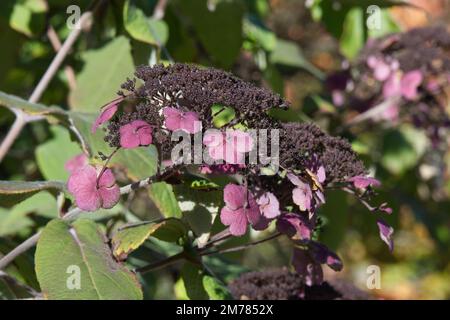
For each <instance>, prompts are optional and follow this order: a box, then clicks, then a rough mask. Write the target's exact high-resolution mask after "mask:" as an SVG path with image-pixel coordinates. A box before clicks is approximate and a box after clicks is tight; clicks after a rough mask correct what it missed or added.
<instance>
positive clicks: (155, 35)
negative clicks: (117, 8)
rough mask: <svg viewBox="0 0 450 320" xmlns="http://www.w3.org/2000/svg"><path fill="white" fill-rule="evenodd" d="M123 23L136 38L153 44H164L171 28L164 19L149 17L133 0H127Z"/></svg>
mask: <svg viewBox="0 0 450 320" xmlns="http://www.w3.org/2000/svg"><path fill="white" fill-rule="evenodd" d="M123 23H124V27H125V29H126V30H127V31H128V33H129V34H130V35H131V36H132V37H133V38H134V39H136V40H139V41H143V42H146V43H149V44H153V45H159V44H164V43H166V41H167V38H168V35H169V30H168V28H167V25H166V23H165V22H164V21H162V20H157V19H154V18H151V17H147V16H146V15H145V13H144V12H143V11H142V10H141V9H139V8H138V7H137V6H136V5H135V4H134V1H132V0H126V1H125V4H124V7H123Z"/></svg>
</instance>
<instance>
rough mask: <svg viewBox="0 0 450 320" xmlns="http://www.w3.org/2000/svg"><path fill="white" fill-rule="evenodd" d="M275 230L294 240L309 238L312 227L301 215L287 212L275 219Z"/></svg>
mask: <svg viewBox="0 0 450 320" xmlns="http://www.w3.org/2000/svg"><path fill="white" fill-rule="evenodd" d="M277 230H278V231H279V232H281V233H283V234H286V235H287V236H288V237H289V238H292V239H294V240H309V239H311V235H312V227H311V225H310V223H309V222H308V220H307V219H306V218H305V217H303V216H302V215H298V214H294V213H287V214H283V215H282V216H281V217H280V218H278V219H277Z"/></svg>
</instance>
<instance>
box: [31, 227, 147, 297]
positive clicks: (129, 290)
mask: <svg viewBox="0 0 450 320" xmlns="http://www.w3.org/2000/svg"><path fill="white" fill-rule="evenodd" d="M35 259H36V274H37V277H38V281H39V284H40V286H41V289H42V292H43V294H44V297H46V298H47V299H61V300H66V299H84V300H86V299H89V300H104V299H106V300H108V299H116V300H135V299H142V291H141V288H140V285H139V283H138V282H137V279H136V276H135V275H134V274H133V273H131V272H130V271H129V270H127V269H126V268H125V267H124V266H123V265H121V264H120V263H118V262H117V261H116V260H115V259H114V258H113V256H112V252H111V250H110V248H109V247H108V245H107V244H106V242H105V236H104V234H102V233H101V232H100V230H99V229H98V227H97V225H96V224H95V223H94V222H92V221H90V220H85V219H80V220H77V221H76V222H74V224H73V227H72V228H71V227H70V226H69V225H68V224H66V223H65V222H63V221H61V220H52V221H51V222H49V223H48V224H47V226H46V227H45V229H44V230H43V231H42V235H41V237H40V239H39V242H38V244H37V249H36V255H35Z"/></svg>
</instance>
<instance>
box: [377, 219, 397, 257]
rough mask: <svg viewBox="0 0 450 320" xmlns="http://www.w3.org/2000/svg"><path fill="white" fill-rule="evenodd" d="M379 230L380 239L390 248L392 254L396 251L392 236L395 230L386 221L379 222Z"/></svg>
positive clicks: (379, 220) (380, 220)
mask: <svg viewBox="0 0 450 320" xmlns="http://www.w3.org/2000/svg"><path fill="white" fill-rule="evenodd" d="M377 225H378V230H379V231H380V238H381V240H383V241H384V242H385V243H386V244H387V245H388V247H389V250H390V251H391V252H392V250H394V241H393V240H392V235H393V234H394V228H392V227H391V226H390V225H388V224H387V223H386V222H385V221H384V220H382V219H378V220H377Z"/></svg>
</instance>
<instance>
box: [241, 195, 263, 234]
mask: <svg viewBox="0 0 450 320" xmlns="http://www.w3.org/2000/svg"><path fill="white" fill-rule="evenodd" d="M243 210H244V212H245V214H246V216H247V220H248V222H250V224H252V225H253V226H257V225H258V224H259V222H260V220H261V218H262V216H261V212H260V211H259V207H258V205H257V203H256V201H255V199H254V198H253V196H252V195H251V194H248V203H247V206H246V207H244V208H243Z"/></svg>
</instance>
